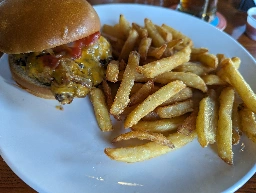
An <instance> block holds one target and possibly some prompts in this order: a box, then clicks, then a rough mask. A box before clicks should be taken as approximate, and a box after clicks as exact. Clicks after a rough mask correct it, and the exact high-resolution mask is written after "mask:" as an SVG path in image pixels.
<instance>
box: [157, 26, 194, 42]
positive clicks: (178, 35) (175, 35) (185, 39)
mask: <svg viewBox="0 0 256 193" xmlns="http://www.w3.org/2000/svg"><path fill="white" fill-rule="evenodd" d="M162 27H163V28H164V29H166V30H167V31H169V32H170V33H172V36H173V39H182V40H183V41H182V45H183V46H189V47H192V45H193V42H192V41H191V39H190V38H189V37H188V36H185V35H184V34H182V33H181V32H179V31H177V30H176V29H174V28H172V27H170V26H168V25H166V24H162Z"/></svg>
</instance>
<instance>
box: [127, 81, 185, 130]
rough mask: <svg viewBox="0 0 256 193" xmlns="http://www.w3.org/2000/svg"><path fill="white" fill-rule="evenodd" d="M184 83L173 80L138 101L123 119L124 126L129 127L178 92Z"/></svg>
mask: <svg viewBox="0 0 256 193" xmlns="http://www.w3.org/2000/svg"><path fill="white" fill-rule="evenodd" d="M185 87H186V85H185V84H184V83H183V82H181V81H173V82H170V83H169V84H167V85H165V86H163V87H161V88H160V89H159V90H158V91H156V92H155V93H153V94H152V95H149V96H148V97H147V98H146V99H145V100H144V101H143V102H142V103H140V104H139V105H138V106H137V107H136V108H135V109H134V110H133V111H132V112H131V113H130V114H129V115H128V116H127V118H126V119H125V121H124V127H125V128H129V127H132V126H133V125H135V124H137V123H138V122H139V120H140V119H141V118H142V117H144V116H146V115H147V114H148V113H149V112H151V111H153V110H154V109H155V108H156V107H157V106H158V105H160V104H162V103H163V102H164V101H166V100H167V99H169V98H170V97H171V96H173V95H175V94H177V93H178V92H180V91H181V90H182V89H183V88H185Z"/></svg>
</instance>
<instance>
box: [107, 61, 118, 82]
mask: <svg viewBox="0 0 256 193" xmlns="http://www.w3.org/2000/svg"><path fill="white" fill-rule="evenodd" d="M118 74H119V62H118V61H115V60H112V61H111V62H110V63H109V64H108V66H107V70H106V78H107V80H108V81H110V82H117V81H118Z"/></svg>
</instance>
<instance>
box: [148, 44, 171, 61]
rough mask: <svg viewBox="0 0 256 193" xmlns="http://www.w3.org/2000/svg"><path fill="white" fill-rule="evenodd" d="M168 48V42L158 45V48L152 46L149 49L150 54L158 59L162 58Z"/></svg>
mask: <svg viewBox="0 0 256 193" xmlns="http://www.w3.org/2000/svg"><path fill="white" fill-rule="evenodd" d="M166 48H167V45H166V44H163V45H162V46H160V47H157V48H152V47H151V48H149V50H148V56H152V57H154V58H156V59H160V58H161V57H162V56H163V54H164V52H165V50H166Z"/></svg>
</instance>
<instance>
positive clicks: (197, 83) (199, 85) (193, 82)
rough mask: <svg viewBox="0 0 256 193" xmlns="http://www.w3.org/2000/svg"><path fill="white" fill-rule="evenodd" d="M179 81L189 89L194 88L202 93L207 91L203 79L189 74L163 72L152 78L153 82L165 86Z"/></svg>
mask: <svg viewBox="0 0 256 193" xmlns="http://www.w3.org/2000/svg"><path fill="white" fill-rule="evenodd" d="M174 80H180V81H182V82H184V83H185V84H186V85H187V86H189V87H191V88H196V89H199V90H201V91H202V92H206V91H207V86H206V84H205V82H204V81H203V79H202V78H201V77H200V76H198V75H196V74H193V73H190V72H165V73H163V74H161V75H159V76H157V77H155V78H154V81H155V82H157V83H160V84H167V83H168V82H171V81H174Z"/></svg>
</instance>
